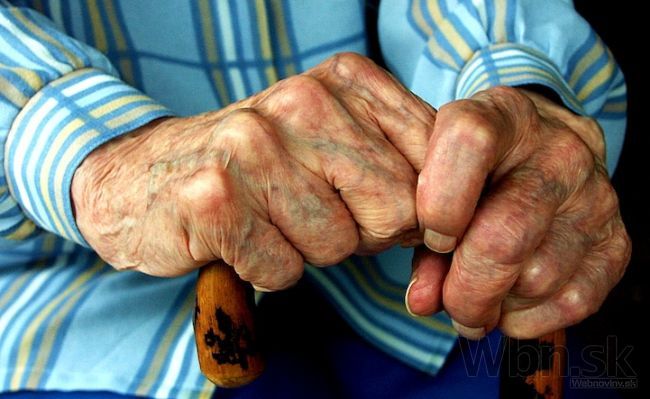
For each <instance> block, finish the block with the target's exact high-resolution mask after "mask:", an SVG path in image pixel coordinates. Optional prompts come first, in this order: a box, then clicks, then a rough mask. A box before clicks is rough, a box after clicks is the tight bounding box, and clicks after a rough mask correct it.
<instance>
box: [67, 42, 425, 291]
mask: <svg viewBox="0 0 650 399" xmlns="http://www.w3.org/2000/svg"><path fill="white" fill-rule="evenodd" d="M434 119H435V111H434V110H433V109H432V108H431V107H429V106H428V105H427V104H426V103H424V102H423V101H421V100H419V99H418V98H417V97H415V96H414V95H413V94H411V93H410V92H409V91H408V90H406V89H405V88H403V87H402V86H401V85H400V84H399V83H397V82H396V81H395V80H394V79H393V78H392V77H391V76H390V75H389V74H387V73H386V72H385V71H383V70H382V69H381V68H379V67H377V66H376V65H375V64H373V63H372V62H371V61H369V60H368V59H365V58H363V57H361V56H357V55H353V54H339V55H337V56H335V57H333V58H331V59H329V60H327V61H326V62H324V63H322V64H321V65H319V66H317V67H316V68H314V69H312V70H310V71H308V72H307V73H305V74H303V75H300V76H296V77H292V78H289V79H286V80H285V81H282V82H279V83H277V84H275V85H274V86H272V87H270V88H269V89H267V90H265V91H263V92H261V93H260V94H258V95H255V96H253V97H251V98H249V99H246V100H244V101H241V102H239V103H236V104H233V105H231V106H229V107H227V108H225V109H223V110H220V111H217V112H210V113H206V114H202V115H198V116H194V117H189V118H168V119H162V120H157V121H154V122H152V123H149V124H148V125H146V126H144V127H142V128H140V129H138V130H137V131H135V132H133V133H131V134H129V135H126V136H122V137H120V138H118V139H115V140H113V141H111V142H109V143H108V144H106V145H104V146H101V147H99V148H98V149H96V150H95V151H93V153H91V154H90V156H88V157H87V158H86V159H85V160H84V162H83V164H82V165H81V166H80V167H79V169H78V170H77V171H76V173H75V176H74V179H73V182H72V198H73V203H74V207H75V213H76V220H77V223H78V226H79V229H80V231H81V233H82V234H83V236H84V238H85V239H86V240H87V241H88V243H89V244H90V245H91V247H92V248H93V249H94V250H96V251H97V253H98V254H99V255H100V256H101V257H102V258H103V259H105V260H106V261H107V262H109V263H110V264H112V265H113V266H114V267H116V268H117V269H136V270H139V271H142V272H145V273H148V274H152V275H158V276H175V275H180V274H183V273H187V272H189V271H191V270H193V269H195V268H198V267H200V266H201V265H203V264H205V263H207V262H209V261H211V260H215V259H223V260H224V261H225V262H227V263H228V264H230V265H232V266H234V268H235V270H236V271H237V273H238V274H239V275H240V276H241V278H243V279H245V280H247V281H250V282H252V283H253V284H254V285H256V286H257V287H258V288H259V289H266V290H274V289H281V288H284V287H287V286H289V285H291V284H293V283H294V282H295V281H296V280H297V279H298V278H299V277H300V275H301V274H302V271H303V261H304V260H306V261H307V262H310V263H313V264H316V265H327V264H334V263H337V262H338V261H340V260H342V259H344V258H346V257H347V256H349V255H350V254H352V253H354V252H357V253H375V252H378V251H380V250H382V249H385V248H387V247H389V246H391V245H394V244H395V243H397V242H403V241H404V242H412V240H413V239H415V240H416V241H417V236H418V235H420V233H419V231H418V221H417V217H416V213H415V192H416V181H417V173H418V172H419V170H420V169H421V168H422V164H423V161H424V155H425V152H426V149H427V142H428V139H429V137H430V133H431V126H432V125H433V122H434Z"/></svg>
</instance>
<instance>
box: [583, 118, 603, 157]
mask: <svg viewBox="0 0 650 399" xmlns="http://www.w3.org/2000/svg"><path fill="white" fill-rule="evenodd" d="M578 120H579V124H578V128H579V129H580V134H581V135H583V137H585V140H586V141H587V142H588V143H589V145H590V146H591V148H592V150H593V151H594V152H595V153H596V154H598V155H599V156H600V157H601V158H604V157H605V140H604V137H605V134H604V132H603V128H602V127H601V126H600V124H599V123H598V122H597V121H596V120H595V119H594V118H589V117H579V119H578Z"/></svg>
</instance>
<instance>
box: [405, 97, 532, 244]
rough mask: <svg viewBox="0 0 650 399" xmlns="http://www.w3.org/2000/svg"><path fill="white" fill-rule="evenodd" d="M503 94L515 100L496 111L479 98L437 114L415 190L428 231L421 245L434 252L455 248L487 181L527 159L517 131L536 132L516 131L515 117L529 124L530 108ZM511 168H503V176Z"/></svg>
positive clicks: (492, 103) (521, 99) (520, 99)
mask: <svg viewBox="0 0 650 399" xmlns="http://www.w3.org/2000/svg"><path fill="white" fill-rule="evenodd" d="M504 90H506V89H504ZM506 91H507V90H506ZM507 92H508V95H509V96H510V97H515V98H516V99H518V100H517V101H509V102H507V103H504V104H500V106H499V107H497V106H496V105H495V103H496V101H493V100H492V98H489V99H488V100H487V101H486V100H484V99H483V98H482V97H481V96H478V97H475V98H474V99H472V100H461V101H456V102H453V103H450V104H448V105H445V106H443V107H442V108H441V109H440V111H439V112H438V115H437V120H436V125H435V126H434V131H433V135H432V137H431V140H430V142H429V147H428V152H427V155H426V160H425V166H424V168H423V170H422V173H421V174H420V176H419V179H418V187H417V210H418V217H419V220H420V225H421V226H423V227H424V228H425V229H426V230H427V231H426V232H425V244H427V246H428V247H429V248H431V249H432V250H434V251H436V252H450V251H452V250H453V249H454V248H455V246H456V243H457V241H458V239H459V237H461V236H462V234H463V232H464V231H465V229H466V227H467V225H468V224H469V221H470V220H471V219H472V215H473V214H474V210H475V208H476V204H477V203H478V200H479V197H480V195H481V192H482V190H483V187H484V185H485V181H486V179H487V177H488V175H489V174H490V173H491V172H493V171H494V169H495V168H496V167H497V165H500V164H502V163H504V162H503V161H504V157H506V155H508V156H509V158H510V159H509V161H510V163H514V164H516V162H517V161H518V160H520V159H523V158H525V157H526V156H527V153H526V142H525V140H523V139H522V138H520V137H519V135H520V132H519V131H520V130H526V133H527V135H528V136H534V135H535V133H536V132H534V131H529V130H530V127H529V126H525V127H521V129H520V126H519V123H518V122H517V120H515V119H514V118H515V117H514V116H513V115H516V117H517V118H519V119H523V120H526V119H529V118H531V117H532V116H531V115H532V113H533V109H532V103H531V102H530V101H529V100H526V98H525V97H524V96H522V95H520V94H518V93H516V92H514V91H507ZM515 146H517V148H516V149H515V148H514V147H515ZM509 168H510V165H508V164H505V165H502V169H504V170H506V171H507V170H509ZM495 177H498V176H495Z"/></svg>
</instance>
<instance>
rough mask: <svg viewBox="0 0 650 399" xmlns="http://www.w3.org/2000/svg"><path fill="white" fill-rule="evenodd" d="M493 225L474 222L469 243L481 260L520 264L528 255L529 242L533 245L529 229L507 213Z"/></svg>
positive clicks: (521, 219)
mask: <svg viewBox="0 0 650 399" xmlns="http://www.w3.org/2000/svg"><path fill="white" fill-rule="evenodd" d="M498 219H499V220H496V221H494V222H489V223H488V222H485V221H478V222H475V225H474V231H473V232H471V235H470V236H469V237H468V238H469V244H470V246H471V248H472V250H473V252H474V253H475V256H478V257H480V258H481V259H482V260H483V261H487V262H490V263H491V264H502V265H513V264H518V263H521V262H523V261H524V260H525V257H526V256H527V255H528V252H530V247H531V243H533V242H536V237H533V236H532V235H533V234H534V232H533V229H530V228H529V226H528V223H526V219H527V218H526V217H524V218H520V217H517V216H516V215H512V214H507V215H503V216H502V217H499V218H498Z"/></svg>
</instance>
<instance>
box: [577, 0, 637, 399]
mask: <svg viewBox="0 0 650 399" xmlns="http://www.w3.org/2000/svg"><path fill="white" fill-rule="evenodd" d="M644 3H645V2H634V1H617V2H616V1H611V0H609V1H607V0H602V1H594V0H583V1H581V0H576V1H575V4H576V8H577V9H578V11H579V12H580V13H581V14H582V15H583V16H584V17H585V18H586V19H587V20H588V21H589V22H590V23H591V25H592V26H593V27H594V28H595V29H596V31H597V32H598V33H599V34H600V36H601V37H602V38H603V40H604V41H605V43H607V45H608V46H609V47H610V49H611V50H612V53H613V54H614V56H615V58H616V60H617V61H618V63H619V65H620V66H621V68H622V69H623V73H624V74H625V78H626V81H627V88H628V127H627V134H626V137H625V144H624V147H623V153H622V156H621V160H620V162H619V165H618V168H617V170H616V172H615V174H614V177H613V183H614V186H615V188H616V190H617V192H618V194H619V199H620V203H621V212H622V214H623V219H624V220H625V224H626V226H627V229H628V232H629V234H630V236H631V237H632V243H633V253H632V261H631V262H630V265H629V266H628V270H627V272H626V274H625V276H624V277H623V280H622V281H621V282H620V283H619V285H618V286H617V287H616V288H615V289H614V290H613V291H612V293H611V294H610V296H609V298H608V299H607V301H606V302H605V303H604V305H603V307H602V308H601V310H600V311H599V312H598V313H597V314H595V315H594V316H592V317H590V318H589V319H588V320H586V321H585V322H583V323H581V324H580V325H579V326H577V327H576V330H577V332H578V333H579V334H580V335H581V336H582V337H583V338H584V340H585V342H587V343H592V344H594V345H603V344H604V343H606V342H608V341H607V337H608V336H616V337H617V341H616V342H617V344H616V345H617V347H618V348H616V349H617V350H618V352H619V353H620V351H621V350H623V348H624V347H626V346H631V352H630V355H629V357H627V359H626V360H627V361H628V362H629V364H630V365H631V368H632V370H634V372H635V373H636V375H637V381H638V385H639V387H638V389H633V390H621V395H622V396H623V397H624V398H633V397H634V398H636V397H644V398H648V397H650V391H649V390H648V386H647V380H646V379H645V378H644V376H645V375H647V369H648V368H647V365H646V364H647V362H648V359H647V358H646V356H645V355H646V353H647V342H646V341H645V338H646V337H648V336H650V331H648V332H646V331H645V329H644V328H643V327H641V323H644V324H645V322H646V321H649V320H648V319H649V318H650V312H648V310H647V309H648V290H647V287H648V283H647V282H648V265H649V264H650V234H649V233H648V227H649V226H650V224H649V223H648V222H649V221H650V220H649V215H650V213H649V212H648V207H649V205H650V204H649V203H648V202H649V201H648V200H649V199H650V198H649V196H648V194H646V193H644V191H645V192H647V191H648V190H645V189H644V188H645V187H646V185H647V184H648V182H649V181H648V178H647V175H648V173H649V172H650V168H649V167H648V161H650V156H649V155H648V153H647V151H648V148H649V144H650V140H648V135H647V134H646V131H645V126H644V125H645V123H644V122H645V121H644V120H643V119H642V118H643V115H644V113H647V112H648V111H647V105H648V101H647V98H646V93H647V91H646V82H645V77H646V76H644V75H643V74H642V69H647V68H648V67H647V66H646V65H644V63H643V62H642V61H641V56H642V55H643V54H644V53H645V52H646V51H647V50H646V49H647V48H648V40H649V39H650V35H648V33H647V27H648V25H650V19H648V18H647V17H648V16H647V14H645V12H643V11H641V5H642V4H644ZM644 28H646V29H644ZM643 31H645V32H643ZM609 342H610V346H612V345H611V342H612V341H611V339H610V341H609ZM609 349H610V351H611V354H610V356H608V358H607V362H608V370H610V371H612V372H614V371H615V370H616V368H617V367H618V366H619V365H618V364H617V363H620V362H621V361H622V359H618V362H617V359H616V352H617V351H616V350H615V348H609ZM619 372H620V369H619Z"/></svg>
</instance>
